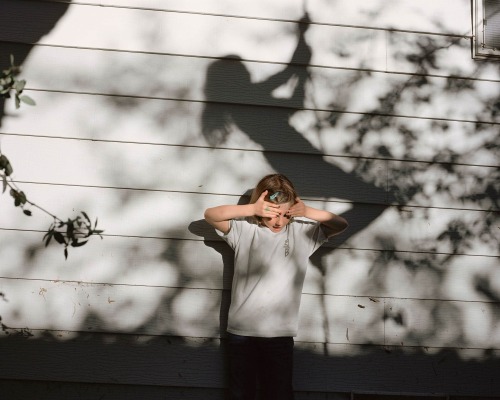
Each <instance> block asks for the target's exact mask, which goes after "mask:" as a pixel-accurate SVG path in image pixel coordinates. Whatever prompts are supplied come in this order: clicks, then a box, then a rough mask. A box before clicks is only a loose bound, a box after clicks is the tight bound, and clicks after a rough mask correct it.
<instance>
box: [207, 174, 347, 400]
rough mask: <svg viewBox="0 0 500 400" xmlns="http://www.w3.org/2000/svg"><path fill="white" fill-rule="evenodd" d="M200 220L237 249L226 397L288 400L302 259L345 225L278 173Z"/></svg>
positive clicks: (302, 276)
mask: <svg viewBox="0 0 500 400" xmlns="http://www.w3.org/2000/svg"><path fill="white" fill-rule="evenodd" d="M295 217H305V218H307V219H309V220H312V221H304V220H296V219H295ZM205 219H206V221H207V222H208V223H209V224H210V225H212V226H213V227H214V228H215V229H217V231H219V232H218V233H219V234H220V235H221V236H222V238H223V239H224V240H225V241H226V242H227V243H228V244H229V245H230V246H231V248H232V249H233V250H234V252H235V259H234V260H235V262H234V277H233V284H232V293H231V305H230V308H229V317H228V328H227V331H228V353H229V376H230V393H231V399H252V400H254V399H255V396H256V393H257V389H259V392H260V399H269V400H279V399H287V400H288V399H293V387H292V373H293V344H294V342H293V337H294V336H296V335H297V328H298V312H299V305H300V297H301V294H302V286H303V282H304V278H305V274H306V268H307V264H308V259H309V257H310V256H311V254H312V253H314V252H315V251H316V250H317V249H318V248H319V247H320V246H321V245H322V244H323V243H324V242H325V241H327V240H328V238H329V237H331V236H333V235H336V234H338V233H340V232H342V231H343V230H344V229H346V228H347V222H346V220H345V219H343V218H342V217H339V216H337V215H335V214H333V213H331V212H329V211H325V210H319V209H316V208H313V207H310V206H306V205H305V204H304V203H303V202H302V201H301V200H300V198H299V197H298V195H297V193H296V191H295V188H294V186H293V184H292V182H290V180H289V179H288V178H286V177H285V176H284V175H281V174H273V175H268V176H265V177H264V178H262V179H261V180H260V182H259V183H258V184H257V186H256V187H255V189H254V190H253V192H252V195H251V198H250V203H249V204H245V205H222V206H218V207H213V208H208V209H207V210H206V211H205ZM313 221H315V222H313Z"/></svg>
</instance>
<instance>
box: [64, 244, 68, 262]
mask: <svg viewBox="0 0 500 400" xmlns="http://www.w3.org/2000/svg"><path fill="white" fill-rule="evenodd" d="M64 258H65V259H66V260H67V259H68V248H67V247H65V248H64Z"/></svg>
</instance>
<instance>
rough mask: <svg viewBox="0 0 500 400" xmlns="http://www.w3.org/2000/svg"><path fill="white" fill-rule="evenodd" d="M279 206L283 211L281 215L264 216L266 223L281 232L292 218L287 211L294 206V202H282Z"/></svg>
mask: <svg viewBox="0 0 500 400" xmlns="http://www.w3.org/2000/svg"><path fill="white" fill-rule="evenodd" d="M279 206H280V212H281V214H280V215H278V216H276V217H272V218H265V217H264V218H262V222H263V223H264V225H265V226H267V227H268V228H269V229H271V230H272V231H273V232H275V233H278V232H280V231H281V230H282V229H283V228H284V227H285V226H287V224H288V223H289V222H290V219H291V218H290V217H288V216H287V212H288V210H289V209H290V207H291V206H292V203H282V204H280V205H279Z"/></svg>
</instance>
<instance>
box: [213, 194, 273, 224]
mask: <svg viewBox="0 0 500 400" xmlns="http://www.w3.org/2000/svg"><path fill="white" fill-rule="evenodd" d="M266 194H267V190H265V191H264V192H263V193H262V194H261V195H260V197H259V199H258V200H257V201H256V202H255V203H253V204H243V205H225V206H217V207H212V208H207V209H206V210H205V220H206V221H207V222H208V223H209V224H210V225H212V226H213V227H214V228H215V229H217V230H219V231H221V232H223V233H224V234H226V233H228V232H229V229H230V227H231V225H230V223H229V221H231V220H232V219H235V218H244V217H252V216H254V215H257V216H259V217H274V216H276V215H277V214H279V208H280V207H279V205H278V204H274V203H269V202H267V201H265V200H264V197H266Z"/></svg>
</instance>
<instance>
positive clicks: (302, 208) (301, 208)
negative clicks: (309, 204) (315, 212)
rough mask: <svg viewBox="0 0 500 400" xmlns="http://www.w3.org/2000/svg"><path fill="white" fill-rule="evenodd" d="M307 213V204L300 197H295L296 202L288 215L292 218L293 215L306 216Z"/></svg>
mask: <svg viewBox="0 0 500 400" xmlns="http://www.w3.org/2000/svg"><path fill="white" fill-rule="evenodd" d="M305 215H306V205H305V204H304V202H303V201H302V200H300V198H298V197H297V198H296V199H295V204H294V205H293V206H291V207H290V208H289V209H288V211H287V213H286V216H287V217H289V218H291V217H304V216H305Z"/></svg>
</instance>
